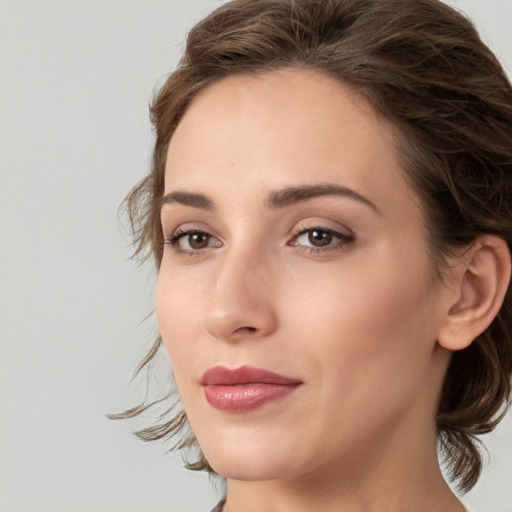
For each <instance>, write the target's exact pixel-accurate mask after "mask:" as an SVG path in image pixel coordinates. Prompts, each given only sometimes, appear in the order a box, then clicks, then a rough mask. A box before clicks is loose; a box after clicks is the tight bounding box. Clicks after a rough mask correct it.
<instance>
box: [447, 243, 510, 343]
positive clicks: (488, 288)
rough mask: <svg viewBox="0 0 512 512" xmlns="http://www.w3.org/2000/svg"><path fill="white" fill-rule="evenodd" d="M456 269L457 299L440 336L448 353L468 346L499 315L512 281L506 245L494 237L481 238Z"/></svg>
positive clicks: (453, 277)
mask: <svg viewBox="0 0 512 512" xmlns="http://www.w3.org/2000/svg"><path fill="white" fill-rule="evenodd" d="M456 267H457V268H456V269H455V270H454V272H453V276H452V279H455V283H454V284H455V289H456V294H455V295H456V298H455V300H452V301H451V304H449V305H448V308H447V311H446V313H445V314H444V318H443V322H442V324H441V326H440V330H439V333H438V343H439V344H440V345H441V346H442V347H444V348H446V349H448V350H462V349H464V348H466V347H467V346H469V345H470V344H471V342H472V341H473V340H474V339H475V338H476V337H477V336H478V335H480V334H482V332H484V331H485V329H487V327H489V325H490V324H491V322H492V321H493V320H494V318H495V317H496V315H497V314H498V311H499V310H500V308H501V305H502V304H503V300H504V298H505V294H506V291H507V287H508V284H509V281H510V273H511V259H510V252H509V250H508V246H507V243H506V242H505V241H504V240H503V239H501V238H499V237H497V236H494V235H484V236H482V237H479V238H478V239H477V240H476V241H475V243H474V244H473V245H472V246H471V248H470V249H469V251H468V252H467V253H466V254H464V256H463V257H462V259H461V261H460V262H459V263H458V264H457V266H456ZM452 297H453V295H452Z"/></svg>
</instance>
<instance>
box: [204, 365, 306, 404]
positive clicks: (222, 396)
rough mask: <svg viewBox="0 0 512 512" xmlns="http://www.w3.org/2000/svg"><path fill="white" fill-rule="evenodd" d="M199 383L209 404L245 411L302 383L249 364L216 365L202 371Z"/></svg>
mask: <svg viewBox="0 0 512 512" xmlns="http://www.w3.org/2000/svg"><path fill="white" fill-rule="evenodd" d="M201 384H202V385H203V387H204V392H205V395H206V399H207V400H208V403H209V404H210V405H211V406H212V407H214V408H215V409H218V410H220V411H225V412H246V411H251V410H253V409H256V408H259V407H262V406H263V405H265V404H267V403H268V402H270V401H273V400H277V399H280V398H284V397H285V396H288V395H290V394H291V393H293V392H294V391H295V390H296V389H297V388H298V387H299V386H300V385H301V384H302V382H301V381H300V380H297V379H291V378H289V377H285V376H283V375H279V374H277V373H274V372H269V371H268V370H263V369H260V368H253V367H251V366H242V367H239V368H235V369H229V368H226V367H224V366H216V367H214V368H211V369H210V370H208V371H207V372H205V374H204V375H203V378H202V379H201Z"/></svg>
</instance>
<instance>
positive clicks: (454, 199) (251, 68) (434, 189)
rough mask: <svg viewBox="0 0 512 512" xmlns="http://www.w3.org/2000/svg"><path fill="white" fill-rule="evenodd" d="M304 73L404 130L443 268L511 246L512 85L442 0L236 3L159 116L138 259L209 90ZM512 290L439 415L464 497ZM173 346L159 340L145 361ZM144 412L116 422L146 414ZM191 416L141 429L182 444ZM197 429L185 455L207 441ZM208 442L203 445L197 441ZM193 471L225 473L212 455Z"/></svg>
mask: <svg viewBox="0 0 512 512" xmlns="http://www.w3.org/2000/svg"><path fill="white" fill-rule="evenodd" d="M284 67H305V68H308V69H313V70H317V71H320V72H322V73H324V74H327V75H329V76H331V77H334V78H336V79H338V80H340V81H342V82H344V83H347V84H349V85H350V86H352V87H353V88H354V89H355V90H356V91H357V92H359V93H360V94H362V95H364V96H365V97H366V98H368V99H369V100H370V102H371V103H372V104H373V106H374V108H375V109H376V110H377V111H378V112H380V114H382V115H384V116H385V117H386V118H387V119H389V120H390V121H391V122H392V123H393V124H394V125H395V127H396V128H397V132H398V134H399V137H398V138H399V143H398V149H399V152H400V154H401V157H402V167H403V170H404V172H405V174H406V176H407V177H408V180H409V183H410V184H411V186H412V188H413V189H414V190H415V191H416V192H417V194H418V195H419V197H420V198H421V200H422V204H423V208H424V211H425V218H426V233H427V236H428V240H429V247H430V253H431V254H430V256H431V259H432V262H433V268H435V269H436V271H437V272H438V275H439V277H440V278H442V269H443V263H444V261H445V257H446V256H447V255H450V254H451V253H452V252H453V250H454V249H456V248H457V247H461V246H466V245H468V244H470V243H471V242H472V241H474V240H475V239H476V237H477V236H479V235H481V234H484V233H491V234H495V235H497V236H499V237H500V238H502V239H504V240H505V241H506V242H507V244H508V246H509V249H510V247H511V245H512V208H511V206H512V89H511V86H510V83H509V81H508V79H507V77H506V75H505V73H504V71H503V69H502V68H501V66H500V64H499V62H498V61H497V59H496V57H495V56H494V55H493V53H492V52H491V51H490V50H489V49H488V48H487V46H486V45H485V44H484V43H482V41H481V40H480V38H479V36H478V34H477V31H476V30H475V28H474V26H473V25H472V23H471V22H470V21H469V20H468V19H466V18H465V17H464V16H463V15H462V14H460V13H458V12H457V11H455V10H454V9H452V8H450V7H448V6H446V5H445V4H443V3H441V2H440V1H438V0H415V1H410V0H234V1H232V2H228V3H226V4H225V5H223V6H221V7H220V8H218V9H217V10H216V11H214V12H213V13H212V14H211V15H209V16H208V17H207V18H205V19H204V20H202V21H201V22H199V23H198V24H197V25H196V26H195V27H194V28H193V29H192V30H191V31H190V33H189V35H188V39H187V44H186V49H185V53H184V56H183V58H182V60H181V63H180V65H179V67H178V69H177V70H176V71H174V72H173V73H172V74H171V75H170V76H169V78H168V79H167V81H166V82H165V83H164V85H163V86H162V87H161V89H160V91H159V92H158V94H157V96H156V98H155V99H154V102H153V104H152V108H151V116H152V117H151V118H152V122H153V125H154V127H155V130H156V142H155V148H154V154H153V167H152V170H151V172H150V174H149V175H148V176H147V177H146V178H145V179H144V180H143V181H142V182H140V183H139V184H138V185H137V186H136V187H135V188H134V189H133V190H132V191H131V192H130V194H129V195H128V197H127V199H126V205H127V209H128V212H129V215H130V220H131V223H132V227H133V232H134V237H135V244H136V245H135V251H136V254H138V255H141V254H142V255H145V256H146V257H151V256H152V257H154V259H155V261H156V264H157V266H159V264H160V261H161V258H162V242H163V240H162V234H161V227H160V218H159V199H160V198H161V197H162V195H163V190H164V170H165V161H166V155H167V149H168V146H169V141H170V139H171V137H172V135H173V133H174V130H175V129H176V126H177V125H178V123H179V122H180V120H181V118H182V116H183V114H184V112H185V111H186V110H187V107H188V106H189V105H190V103H191V101H193V99H194V97H195V95H196V94H197V93H198V91H200V90H202V89H204V88H205V87H206V86H207V85H209V84H211V83H213V82H215V81H219V80H221V79H222V78H224V77H226V76H229V75H233V74H244V73H245V74H255V73H262V72H265V71H271V70H276V69H280V68H284ZM511 300H512V299H511V292H510V290H509V291H508V292H507V295H506V298H505V302H504V304H503V306H502V308H501V310H500V312H499V314H498V316H497V317H496V319H495V320H494V322H493V323H492V324H491V326H490V327H489V328H488V329H487V330H486V331H485V332H484V333H483V334H481V335H480V336H478V337H477V338H476V339H475V340H474V342H473V343H472V344H471V345H470V346H469V347H468V348H467V349H465V350H461V351H459V352H456V353H454V355H453V357H452V361H451V364H450V366H449V369H448V371H447V374H446V377H445V381H444V384H443V389H442V394H441V397H440V401H439V407H438V411H437V416H436V419H437V427H438V432H439V440H440V444H441V447H442V448H443V451H444V455H445V459H446V461H447V463H448V466H449V468H450V471H451V476H452V478H453V479H454V480H456V481H458V483H459V487H460V488H461V489H462V490H468V489H470V488H471V487H472V486H473V485H474V484H475V483H476V481H477V479H478V477H479V475H480V472H481V467H482V459H481V455H480V452H479V450H478V442H477V439H476V438H475V435H477V434H483V433H486V432H490V431H491V430H492V429H493V428H494V427H495V426H496V424H497V423H498V421H499V420H500V419H501V417H502V416H503V414H504V411H505V409H506V405H507V404H508V400H509V395H510V377H511V369H512V336H511V311H512V309H511ZM160 345H161V338H158V339H157V341H156V343H155V345H154V346H153V348H152V349H151V351H150V353H149V354H148V355H147V356H146V358H145V359H144V360H143V362H142V363H141V365H140V366H139V370H140V369H141V368H143V367H145V366H146V365H147V364H148V363H149V362H150V361H151V359H152V358H153V357H154V355H155V354H156V352H157V350H158V347H159V346H160ZM151 405H152V404H142V405H140V406H138V407H135V408H133V409H131V410H129V411H126V412H125V413H123V414H121V415H117V417H131V416H136V415H138V414H140V413H141V412H142V411H143V410H146V409H147V408H148V407H150V406H151ZM186 426H187V421H186V416H185V413H184V412H183V411H180V412H178V414H176V415H175V416H174V417H173V418H172V419H171V420H169V421H164V422H161V423H160V424H157V425H155V426H151V427H148V428H146V429H144V430H141V431H140V432H138V434H139V436H140V437H142V438H144V439H146V440H153V439H160V438H166V437H171V436H173V435H176V434H178V433H181V432H182V429H183V428H184V427H186ZM196 444H197V443H196V441H195V438H194V437H193V435H192V434H188V435H187V436H185V438H184V439H182V440H181V441H180V442H178V443H177V447H178V448H180V447H185V446H187V447H191V446H196ZM196 447H197V446H196ZM188 467H189V468H191V469H207V470H209V471H212V470H211V468H210V467H209V465H208V463H207V461H206V460H205V459H204V457H203V456H202V454H200V457H199V460H198V461H197V462H195V463H191V464H188Z"/></svg>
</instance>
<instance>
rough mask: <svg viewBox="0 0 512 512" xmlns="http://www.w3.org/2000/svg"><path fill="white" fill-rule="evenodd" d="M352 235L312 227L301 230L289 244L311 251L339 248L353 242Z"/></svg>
mask: <svg viewBox="0 0 512 512" xmlns="http://www.w3.org/2000/svg"><path fill="white" fill-rule="evenodd" d="M353 240H354V239H353V236H352V235H343V234H341V233H339V232H337V231H334V230H332V229H329V228H323V227H314V228H309V229H304V230H302V231H301V232H300V233H299V234H298V235H297V236H296V237H295V238H294V239H293V240H292V242H291V244H290V245H296V246H301V247H303V248H304V249H309V250H311V251H313V252H318V251H322V250H324V251H325V250H327V251H328V250H333V249H340V248H342V247H345V246H346V245H348V244H350V243H352V242H353Z"/></svg>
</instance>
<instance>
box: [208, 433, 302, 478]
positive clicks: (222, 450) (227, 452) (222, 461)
mask: <svg viewBox="0 0 512 512" xmlns="http://www.w3.org/2000/svg"><path fill="white" fill-rule="evenodd" d="M237 441H238V442H236V441H233V442H231V443H228V444H222V443H219V444H216V445H215V447H213V448H211V449H209V447H208V446H205V447H204V449H203V453H204V455H205V457H206V459H207V460H208V463H209V464H210V466H211V467H212V468H213V469H214V470H215V472H216V473H218V474H219V475H222V476H223V477H225V478H228V479H232V480H242V481H248V480H250V481H263V480H274V479H279V478H283V477H284V478H285V477H286V476H291V472H292V471H291V469H292V468H293V467H294V466H296V464H294V463H293V462H292V461H291V460H290V454H286V453H285V452H284V451H281V450H279V449H276V446H275V445H270V444H266V445H265V443H255V444H248V443H241V442H239V440H237Z"/></svg>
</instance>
